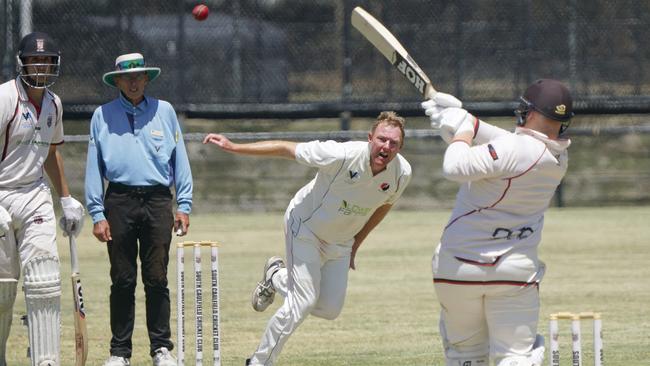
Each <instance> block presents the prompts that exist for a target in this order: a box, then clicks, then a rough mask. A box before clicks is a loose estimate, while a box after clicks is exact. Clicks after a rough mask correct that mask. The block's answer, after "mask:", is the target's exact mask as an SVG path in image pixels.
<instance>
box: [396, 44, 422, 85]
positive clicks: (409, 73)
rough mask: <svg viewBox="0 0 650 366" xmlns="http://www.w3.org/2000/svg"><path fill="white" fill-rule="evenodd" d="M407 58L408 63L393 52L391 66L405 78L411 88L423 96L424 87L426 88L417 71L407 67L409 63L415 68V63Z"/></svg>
mask: <svg viewBox="0 0 650 366" xmlns="http://www.w3.org/2000/svg"><path fill="white" fill-rule="evenodd" d="M408 58H409V60H408V61H409V62H407V61H406V60H404V58H403V57H402V56H401V55H400V54H398V53H397V52H393V59H392V60H391V61H392V64H393V65H395V66H396V67H397V70H399V72H401V73H402V74H403V75H404V76H406V78H407V79H408V81H410V82H411V84H413V86H414V87H415V88H416V89H417V90H419V91H420V93H421V94H424V87H425V86H426V82H425V81H424V80H422V78H421V77H420V75H419V73H418V71H419V70H416V69H414V68H413V67H411V66H410V65H409V63H410V64H411V65H414V66H415V67H417V66H416V63H415V61H414V60H413V59H412V58H411V57H410V56H408Z"/></svg>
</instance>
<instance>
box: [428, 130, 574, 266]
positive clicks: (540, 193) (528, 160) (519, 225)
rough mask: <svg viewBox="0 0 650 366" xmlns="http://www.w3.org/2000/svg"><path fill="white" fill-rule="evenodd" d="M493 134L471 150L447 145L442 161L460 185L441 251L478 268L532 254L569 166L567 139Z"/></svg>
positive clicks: (528, 132) (526, 132) (519, 132)
mask: <svg viewBox="0 0 650 366" xmlns="http://www.w3.org/2000/svg"><path fill="white" fill-rule="evenodd" d="M484 125H486V127H492V128H494V127H493V126H489V125H487V124H485V122H481V127H480V128H483V126H484ZM479 131H480V129H479ZM502 131H503V130H502ZM490 132H491V133H493V132H494V131H493V130H491V131H490ZM493 136H495V137H494V138H492V139H491V140H490V141H488V142H485V143H483V144H481V145H475V146H472V147H470V146H468V145H467V144H465V143H462V142H455V143H453V144H451V145H449V147H448V148H447V151H446V153H445V158H444V163H443V172H444V174H445V176H446V178H448V179H450V180H453V181H457V182H461V183H462V185H461V187H460V190H459V191H458V195H457V197H456V203H455V206H454V209H453V211H452V215H451V218H450V220H449V222H448V224H447V226H446V227H445V230H444V232H443V235H442V239H441V246H440V249H441V250H446V251H448V252H449V253H451V254H452V255H453V256H455V257H456V258H457V259H459V260H461V261H465V262H467V263H473V264H478V265H492V264H494V263H496V262H497V261H498V259H499V257H500V256H502V255H504V254H506V253H509V252H529V251H530V249H531V248H533V250H535V248H536V247H537V245H538V244H539V242H540V240H541V231H542V226H543V223H544V212H545V211H546V209H547V208H548V205H549V202H550V200H551V198H552V197H553V194H554V192H555V189H556V187H557V186H558V185H559V184H560V181H561V180H562V177H564V174H565V173H566V170H567V163H568V153H567V148H568V147H569V145H570V141H569V140H550V139H548V138H547V137H546V136H545V135H544V134H542V133H539V132H537V131H533V130H530V129H527V128H523V127H518V128H517V129H516V130H515V132H514V133H509V132H506V131H503V133H499V134H493Z"/></svg>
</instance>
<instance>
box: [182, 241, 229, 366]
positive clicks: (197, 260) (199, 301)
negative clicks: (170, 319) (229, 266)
mask: <svg viewBox="0 0 650 366" xmlns="http://www.w3.org/2000/svg"><path fill="white" fill-rule="evenodd" d="M187 247H192V248H194V249H193V252H194V297H195V299H194V315H195V318H196V331H195V340H196V342H195V354H196V366H202V365H203V289H202V285H201V268H202V266H201V248H203V247H210V257H211V266H210V271H211V278H212V350H213V363H212V364H213V365H217V366H221V340H220V332H219V326H220V324H219V323H220V321H219V243H217V242H216V241H186V242H182V243H178V244H177V245H176V275H177V277H176V279H177V280H176V282H177V284H176V285H177V286H176V290H177V308H178V317H177V319H176V322H177V327H176V334H177V338H176V339H177V343H178V344H177V356H178V365H179V366H182V365H185V248H187Z"/></svg>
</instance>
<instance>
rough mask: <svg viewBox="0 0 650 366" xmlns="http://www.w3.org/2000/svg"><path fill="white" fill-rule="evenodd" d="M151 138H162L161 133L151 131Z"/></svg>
mask: <svg viewBox="0 0 650 366" xmlns="http://www.w3.org/2000/svg"><path fill="white" fill-rule="evenodd" d="M151 136H153V137H163V132H162V131H158V130H151Z"/></svg>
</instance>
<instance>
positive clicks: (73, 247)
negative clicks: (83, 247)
mask: <svg viewBox="0 0 650 366" xmlns="http://www.w3.org/2000/svg"><path fill="white" fill-rule="evenodd" d="M68 239H69V241H70V266H71V267H72V273H79V259H78V257H77V242H76V239H75V237H74V235H68Z"/></svg>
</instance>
